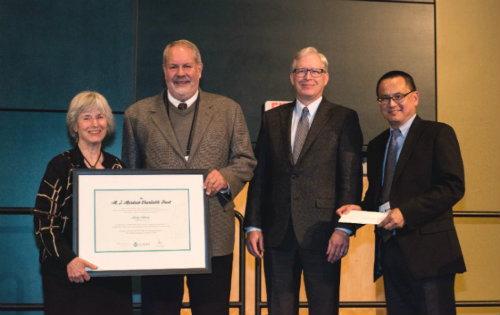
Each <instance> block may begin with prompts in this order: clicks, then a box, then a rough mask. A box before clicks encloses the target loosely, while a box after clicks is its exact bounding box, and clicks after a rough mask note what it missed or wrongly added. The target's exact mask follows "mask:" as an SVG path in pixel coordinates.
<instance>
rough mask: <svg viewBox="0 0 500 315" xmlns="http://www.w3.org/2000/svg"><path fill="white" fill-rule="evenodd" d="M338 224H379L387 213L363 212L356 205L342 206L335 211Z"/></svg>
mask: <svg viewBox="0 0 500 315" xmlns="http://www.w3.org/2000/svg"><path fill="white" fill-rule="evenodd" d="M337 214H338V215H339V216H340V219H339V222H340V223H356V224H379V223H380V222H382V221H383V220H384V219H385V217H386V216H387V214H388V212H374V211H363V210H361V207H360V206H358V205H344V206H342V207H340V208H339V209H337Z"/></svg>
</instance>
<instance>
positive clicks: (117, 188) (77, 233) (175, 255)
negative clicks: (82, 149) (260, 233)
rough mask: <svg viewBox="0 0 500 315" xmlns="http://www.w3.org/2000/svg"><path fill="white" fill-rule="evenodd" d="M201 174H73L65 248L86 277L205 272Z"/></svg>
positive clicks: (78, 171) (122, 171) (206, 233)
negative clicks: (83, 265) (69, 242)
mask: <svg viewBox="0 0 500 315" xmlns="http://www.w3.org/2000/svg"><path fill="white" fill-rule="evenodd" d="M206 174H207V171H206V170H163V169H154V170H151V169H136V170H128V169H120V170H95V169H92V170H91V169H75V170H74V171H73V218H72V219H73V250H74V251H75V253H76V255H77V256H78V257H80V258H83V259H85V260H87V261H89V262H91V263H93V264H94V265H97V266H98V269H96V270H90V269H87V272H88V273H89V275H91V276H143V275H165V274H188V273H210V272H211V247H210V239H209V235H210V233H209V227H210V225H209V222H208V220H209V217H208V214H207V197H206V194H205V191H204V189H203V182H204V181H205V177H206Z"/></svg>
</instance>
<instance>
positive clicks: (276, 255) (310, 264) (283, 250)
mask: <svg viewBox="0 0 500 315" xmlns="http://www.w3.org/2000/svg"><path fill="white" fill-rule="evenodd" d="M325 252H326V250H325V251H323V250H308V249H303V248H300V247H299V245H298V243H297V240H296V238H295V235H294V233H293V228H292V225H291V224H290V225H289V228H288V231H287V235H286V237H285V240H284V241H283V243H282V245H281V246H279V247H277V248H266V251H265V253H264V271H265V277H266V288H267V302H268V306H269V314H271V315H273V314H276V315H278V314H279V315H293V314H298V307H299V290H300V279H301V278H300V276H301V273H302V272H304V283H305V289H306V294H307V300H308V303H309V314H311V315H317V314H320V315H321V314H333V315H335V314H338V309H339V285H340V262H337V263H335V264H330V263H329V262H328V261H327V260H326V259H327V256H326V254H325Z"/></svg>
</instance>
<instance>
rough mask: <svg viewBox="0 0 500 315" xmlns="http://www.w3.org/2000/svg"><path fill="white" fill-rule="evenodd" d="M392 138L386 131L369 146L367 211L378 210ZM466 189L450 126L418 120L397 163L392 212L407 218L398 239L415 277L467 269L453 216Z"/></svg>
mask: <svg viewBox="0 0 500 315" xmlns="http://www.w3.org/2000/svg"><path fill="white" fill-rule="evenodd" d="M388 138H389V130H386V131H384V132H383V133H381V134H380V135H378V136H377V137H376V138H375V139H373V140H372V141H370V143H369V144H368V181H369V188H368V191H367V193H366V196H365V199H364V201H363V209H368V210H371V211H378V206H379V205H380V203H379V199H380V193H381V183H382V164H383V161H384V154H385V147H386V143H387V139H388ZM464 191H465V186H464V169H463V163H462V157H461V155H460V147H459V145H458V141H457V138H456V135H455V132H454V131H453V129H452V128H451V127H450V126H448V125H446V124H443V123H438V122H433V121H426V120H422V119H420V118H419V117H418V116H417V117H416V118H415V120H414V122H413V124H412V125H411V127H410V130H409V131H408V135H407V137H406V140H405V142H404V145H403V148H402V150H401V153H400V156H399V160H398V163H397V164H396V169H395V172H394V178H393V183H392V187H391V192H390V198H389V201H390V204H391V208H399V209H400V210H401V212H402V214H403V217H404V219H405V226H404V227H403V228H402V229H401V230H398V231H397V233H396V236H395V240H396V241H397V242H398V244H399V246H400V248H401V251H402V253H403V256H404V257H405V262H406V264H407V265H408V267H409V269H410V271H411V272H412V274H413V276H414V277H415V278H426V277H434V276H438V275H444V274H450V273H461V272H464V271H465V263H464V260H463V257H462V252H461V250H460V244H459V242H458V237H457V233H456V231H455V226H454V224H453V213H452V206H453V205H454V204H455V203H457V202H458V201H459V200H460V199H461V198H462V196H463V194H464ZM378 237H379V235H378V234H377V242H378ZM377 256H378V255H376V257H377Z"/></svg>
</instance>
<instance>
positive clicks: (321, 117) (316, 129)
mask: <svg viewBox="0 0 500 315" xmlns="http://www.w3.org/2000/svg"><path fill="white" fill-rule="evenodd" d="M328 105H329V104H328V103H327V102H326V99H325V98H323V100H322V101H321V103H320V104H319V107H318V110H317V112H316V115H315V116H314V120H313V122H312V125H311V128H309V132H308V133H307V137H306V140H305V142H304V146H303V147H302V150H301V151H300V155H299V158H298V159H297V163H299V161H300V160H301V159H302V156H304V155H305V154H306V153H307V151H308V150H309V148H310V147H311V145H312V144H313V143H314V140H315V139H316V138H317V137H318V135H319V134H320V132H321V129H323V127H324V126H325V124H326V123H327V122H328V121H330V120H331V116H332V114H333V108H334V107H333V106H328Z"/></svg>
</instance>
